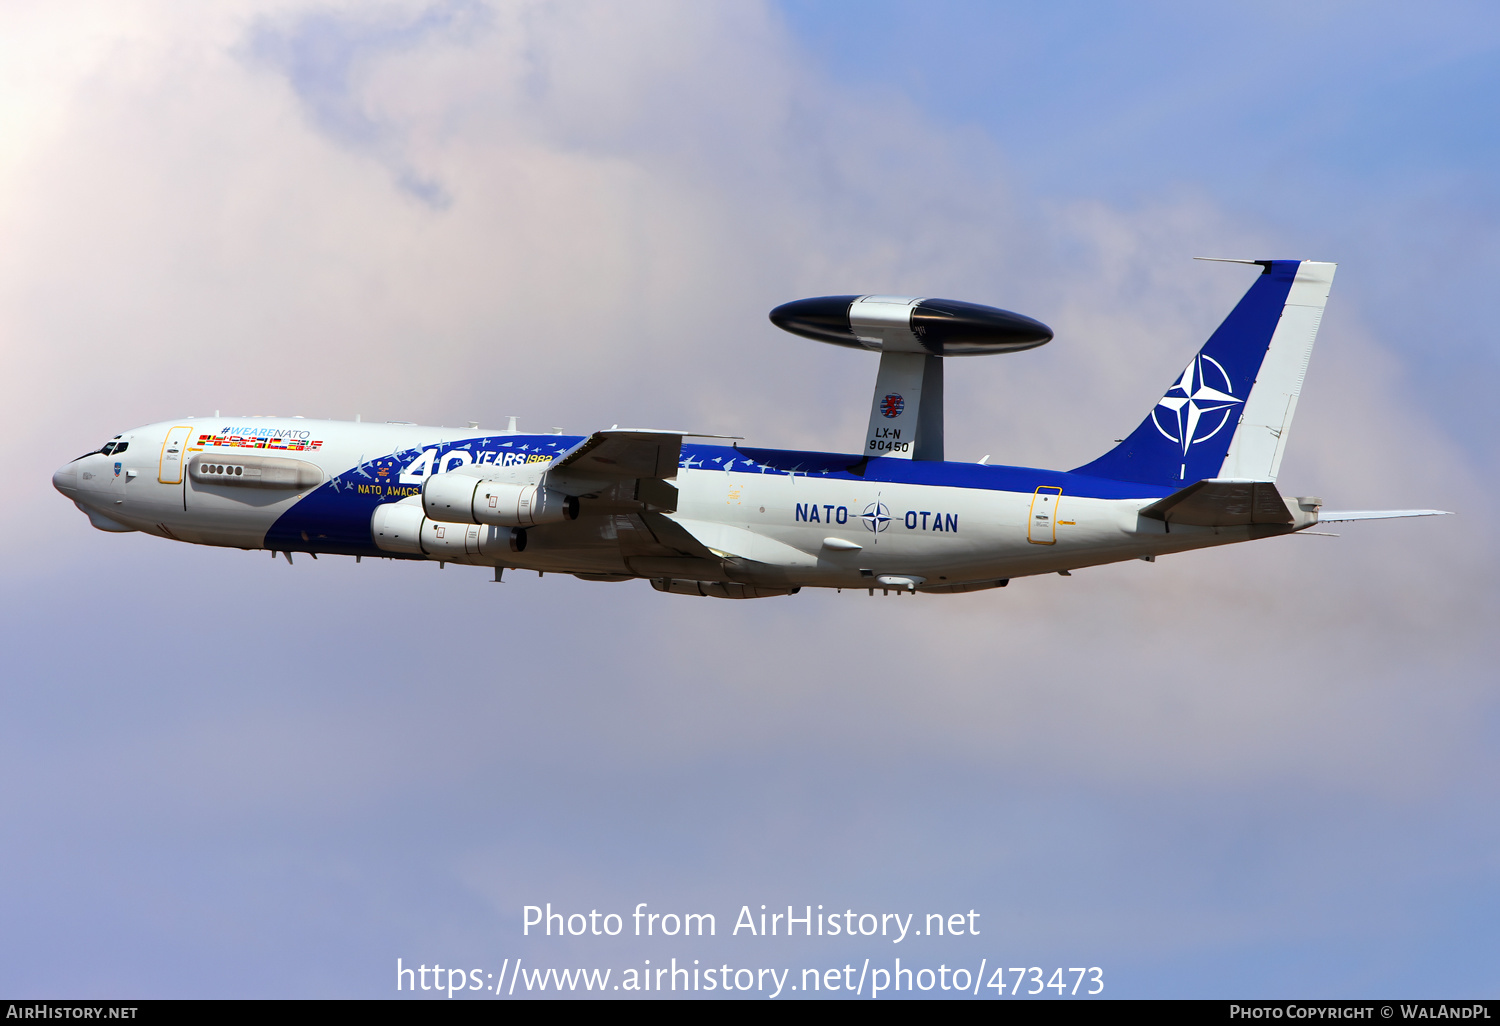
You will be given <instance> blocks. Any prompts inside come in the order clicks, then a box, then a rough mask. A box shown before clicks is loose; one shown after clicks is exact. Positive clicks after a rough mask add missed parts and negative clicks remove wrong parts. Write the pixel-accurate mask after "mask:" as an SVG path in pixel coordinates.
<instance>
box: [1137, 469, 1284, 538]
mask: <svg viewBox="0 0 1500 1026" xmlns="http://www.w3.org/2000/svg"><path fill="white" fill-rule="evenodd" d="M1141 516H1143V517H1151V518H1152V519H1154V520H1164V521H1166V522H1167V523H1168V524H1189V525H1191V526H1193V527H1243V526H1245V525H1247V524H1286V525H1288V526H1290V525H1291V524H1292V523H1293V518H1292V513H1291V510H1289V509H1287V505H1286V502H1285V500H1283V499H1282V497H1281V493H1280V492H1278V491H1277V490H1276V485H1274V484H1273V483H1271V482H1270V481H1233V480H1216V479H1212V478H1210V479H1208V480H1206V481H1197V482H1195V483H1193V484H1190V485H1188V486H1187V487H1186V488H1183V489H1180V490H1179V491H1175V492H1173V493H1172V494H1171V495H1168V496H1167V497H1166V498H1165V499H1158V500H1156V501H1155V502H1153V503H1152V504H1151V505H1149V506H1147V507H1146V508H1145V509H1143V510H1141Z"/></svg>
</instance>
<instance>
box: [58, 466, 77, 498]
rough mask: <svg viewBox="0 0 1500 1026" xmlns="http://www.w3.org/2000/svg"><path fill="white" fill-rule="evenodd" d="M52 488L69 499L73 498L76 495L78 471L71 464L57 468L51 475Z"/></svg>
mask: <svg viewBox="0 0 1500 1026" xmlns="http://www.w3.org/2000/svg"><path fill="white" fill-rule="evenodd" d="M52 487H53V488H56V489H57V490H58V491H60V492H62V493H63V494H64V495H66V496H67V497H68V498H70V499H72V498H75V497H76V496H77V494H78V469H77V468H76V467H75V466H74V465H73V464H71V463H69V464H66V465H64V466H62V467H59V468H58V469H57V472H56V473H55V474H53V475H52Z"/></svg>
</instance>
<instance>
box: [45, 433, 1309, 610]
mask: <svg viewBox="0 0 1500 1026" xmlns="http://www.w3.org/2000/svg"><path fill="white" fill-rule="evenodd" d="M578 441H579V438H578V437H576V436H563V435H530V434H522V433H517V432H507V431H499V432H495V431H489V432H485V431H479V430H476V429H449V428H435V427H422V426H417V425H409V424H362V423H349V422H339V421H314V420H303V419H300V418H291V419H284V418H244V419H239V420H234V421H227V420H224V419H223V418H217V419H215V420H213V421H209V420H207V419H205V418H196V419H195V418H185V419H182V420H178V421H163V422H161V423H159V424H153V425H149V426H146V427H142V428H137V429H135V430H133V431H129V432H126V433H124V434H122V435H120V436H118V438H117V439H115V440H113V441H112V443H110V445H111V446H116V447H117V446H119V445H120V444H121V443H124V449H123V451H114V452H109V451H100V452H97V453H93V454H90V455H87V456H84V457H81V458H80V459H78V460H75V461H74V462H72V463H70V464H68V465H66V466H65V467H63V468H62V469H60V470H59V471H58V472H57V474H56V475H55V476H54V483H55V484H56V486H57V488H58V489H59V491H61V492H63V493H64V494H65V495H67V496H68V497H69V498H71V499H73V500H74V501H75V502H76V503H77V504H78V506H79V508H80V509H82V510H83V511H84V512H85V513H87V514H88V515H89V517H90V519H91V520H92V521H93V523H94V524H95V526H97V527H100V528H101V529H104V530H134V531H144V532H147V533H150V534H156V535H159V536H162V537H167V538H172V539H176V540H179V541H185V542H193V543H198V544H207V545H223V546H236V547H240V548H246V549H254V548H269V549H272V550H273V551H285V552H301V551H306V552H311V553H321V552H333V553H344V554H350V555H372V556H379V555H392V554H393V553H391V552H390V551H386V550H383V549H382V548H381V547H380V546H379V545H377V544H376V542H375V541H374V539H372V537H371V534H370V527H369V524H370V519H371V515H372V511H373V510H374V509H375V508H376V507H378V506H380V505H384V504H388V503H394V502H405V503H407V504H413V503H420V501H421V500H420V492H421V487H422V484H423V481H424V480H426V479H429V478H431V477H433V476H435V475H438V474H442V473H446V472H450V471H452V470H456V469H459V468H461V467H471V466H472V465H473V464H475V463H479V464H485V463H490V464H494V465H495V466H496V467H507V466H510V467H514V466H518V465H522V466H529V465H531V464H537V465H546V464H548V463H550V462H551V461H553V460H554V459H556V458H557V457H558V456H560V455H561V454H563V453H564V452H566V451H567V450H568V449H569V448H571V447H572V446H573V445H574V444H576V443H577V442H578ZM109 447H110V446H106V449H108V448H109ZM268 457H269V459H267V458H268ZM195 458H196V462H195V463H193V466H192V467H191V468H190V467H189V463H190V462H191V461H194V459H195ZM256 460H259V461H260V462H261V463H265V464H267V465H270V464H275V465H276V466H277V467H281V466H283V465H285V466H293V465H295V466H300V467H302V468H303V469H302V471H301V473H302V474H303V477H302V478H301V479H291V478H289V479H288V483H286V484H284V485H282V486H258V487H246V486H244V483H243V479H238V480H237V479H235V478H234V477H233V474H234V473H235V468H236V467H239V464H241V463H254V462H255V461H256ZM215 461H222V462H221V463H216V462H215ZM236 461H238V463H236ZM224 467H228V468H229V475H230V476H229V478H228V479H227V481H225V483H220V481H221V480H223V479H222V478H220V479H216V478H213V477H211V476H209V475H210V474H211V472H214V471H218V472H220V473H222V472H223V469H224ZM241 469H243V468H241ZM190 471H191V472H190ZM252 471H253V472H256V473H259V471H258V470H253V468H252ZM195 475H196V476H195ZM674 483H675V485H676V488H677V501H676V509H675V511H673V512H667V513H654V514H643V513H641V512H638V511H633V510H630V509H626V508H621V507H619V505H618V504H614V505H611V504H608V503H601V504H593V505H591V503H590V501H589V500H588V499H585V500H584V502H583V505H582V509H581V514H580V515H579V516H578V518H577V519H576V520H573V521H571V522H568V523H556V524H548V525H546V526H540V527H534V528H531V529H530V530H529V532H528V535H529V544H527V545H525V547H524V549H523V550H521V551H514V550H513V549H505V550H503V551H502V550H499V549H497V548H496V547H493V546H490V547H485V546H481V545H480V544H479V542H477V541H475V540H474V539H475V538H477V537H479V535H478V533H476V532H482V531H483V529H482V528H467V529H465V528H463V527H462V526H461V525H454V527H453V530H452V531H442V532H439V533H440V534H442V535H443V536H444V540H441V541H435V542H433V543H432V545H430V546H428V548H427V549H423V550H422V551H421V552H419V553H412V554H411V555H415V556H417V557H418V558H420V557H422V556H425V557H426V558H431V559H441V560H444V561H452V562H462V563H474V564H480V565H488V566H502V567H521V568H526V569H533V570H540V571H558V572H566V573H577V574H582V575H587V576H593V577H598V578H615V579H622V578H625V577H688V578H694V577H696V578H700V579H708V580H715V579H717V580H729V581H741V582H745V583H751V584H757V585H764V586H767V587H795V586H813V587H865V586H870V587H875V586H877V585H876V584H874V583H873V582H874V579H878V578H880V577H885V576H891V575H900V576H904V577H908V578H911V579H913V580H915V581H917V582H919V583H923V584H925V588H924V590H933V589H940V588H951V587H955V586H959V585H962V584H964V583H966V582H968V583H981V582H993V581H1000V580H1006V579H1009V578H1012V577H1020V576H1027V575H1032V574H1043V573H1053V572H1058V571H1064V570H1071V569H1075V568H1078V567H1083V566H1089V565H1093V564H1099V563H1109V562H1115V561H1119V560H1125V559H1133V558H1147V557H1154V556H1157V555H1161V554H1164V553H1170V552H1179V551H1183V550H1186V549H1194V548H1203V547H1207V546H1213V545H1222V544H1227V543H1230V542H1237V541H1244V540H1249V539H1251V538H1257V537H1264V536H1266V535H1268V534H1276V533H1286V531H1287V530H1291V529H1292V528H1279V527H1278V528H1267V527H1264V526H1259V527H1220V528H1209V527H1178V526H1174V527H1172V528H1171V529H1170V530H1168V527H1167V525H1166V524H1165V523H1163V522H1162V521H1161V520H1156V519H1150V518H1148V517H1143V516H1141V515H1140V510H1141V509H1142V508H1143V507H1146V506H1147V505H1149V504H1150V503H1152V502H1153V501H1155V500H1156V499H1159V498H1160V497H1161V496H1163V495H1164V494H1166V492H1167V491H1169V489H1163V488H1160V487H1151V486H1144V485H1141V486H1130V485H1126V484H1123V483H1121V482H1114V481H1101V480H1100V479H1095V478H1087V477H1081V476H1080V475H1076V474H1067V473H1063V472H1057V471H1045V470H1029V469H1027V468H1017V467H989V466H979V465H975V464H953V463H933V464H927V465H923V464H921V463H919V462H916V461H910V460H895V459H875V460H868V461H860V460H859V458H858V457H855V456H838V455H832V454H819V453H797V452H782V451H776V450H758V449H741V448H735V447H729V446H690V445H685V446H683V448H682V458H681V461H680V465H679V468H678V471H677V476H676V478H675V482H674ZM1132 491H1134V492H1136V493H1137V494H1130V493H1131V492H1132ZM657 518H664V519H665V520H667V521H670V522H671V524H672V525H675V527H672V528H668V529H666V530H664V529H663V528H664V527H667V525H664V524H663V523H662V520H661V519H657ZM1310 522H1311V521H1308V523H1310ZM1308 523H1299V524H1297V525H1296V526H1297V527H1298V528H1300V527H1305V526H1308ZM653 525H654V526H653ZM438 526H442V525H438ZM465 530H467V531H468V537H469V539H470V543H469V545H468V547H467V548H465V547H464V544H463V541H462V539H463V537H465V535H464V531H465ZM451 539H458V540H457V541H456V542H455V541H452V540H451ZM429 549H430V551H429ZM705 550H706V551H705ZM716 561H717V562H716Z"/></svg>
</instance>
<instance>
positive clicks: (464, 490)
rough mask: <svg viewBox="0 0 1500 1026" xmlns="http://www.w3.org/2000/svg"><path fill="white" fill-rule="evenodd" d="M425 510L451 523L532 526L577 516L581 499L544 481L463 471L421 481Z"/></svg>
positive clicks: (434, 517)
mask: <svg viewBox="0 0 1500 1026" xmlns="http://www.w3.org/2000/svg"><path fill="white" fill-rule="evenodd" d="M422 511H423V512H424V513H426V514H427V516H428V517H429V518H431V519H432V520H437V521H442V522H443V523H450V524H493V525H496V526H500V527H531V526H532V525H534V524H554V523H557V522H559V521H562V520H576V519H577V518H578V499H577V498H576V497H574V496H571V495H564V494H563V493H562V492H560V491H558V490H557V489H555V488H548V487H547V486H546V485H545V484H542V483H539V482H536V483H526V482H517V481H486V480H484V479H483V478H478V477H474V476H472V475H469V474H464V473H461V472H455V473H448V474H437V475H434V476H432V477H429V478H428V479H427V480H426V481H424V482H423V483H422Z"/></svg>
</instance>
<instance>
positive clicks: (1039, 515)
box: [1026, 485, 1062, 545]
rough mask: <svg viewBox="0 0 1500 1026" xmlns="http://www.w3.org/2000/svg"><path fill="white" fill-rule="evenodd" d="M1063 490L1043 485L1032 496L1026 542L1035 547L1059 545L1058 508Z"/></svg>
mask: <svg viewBox="0 0 1500 1026" xmlns="http://www.w3.org/2000/svg"><path fill="white" fill-rule="evenodd" d="M1061 499H1062V489H1061V488H1058V487H1057V486H1056V485H1042V486H1041V487H1040V488H1038V489H1037V490H1036V492H1035V493H1034V494H1033V495H1032V496H1031V515H1030V516H1029V517H1028V518H1027V520H1026V540H1027V541H1029V542H1031V544H1033V545H1056V544H1057V507H1058V506H1059V505H1060V504H1061Z"/></svg>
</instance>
